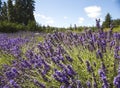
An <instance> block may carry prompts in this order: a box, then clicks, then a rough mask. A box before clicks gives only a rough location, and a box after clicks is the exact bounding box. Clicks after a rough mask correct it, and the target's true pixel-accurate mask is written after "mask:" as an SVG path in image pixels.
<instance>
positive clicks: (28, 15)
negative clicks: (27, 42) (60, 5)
mask: <svg viewBox="0 0 120 88" xmlns="http://www.w3.org/2000/svg"><path fill="white" fill-rule="evenodd" d="M34 3H35V1H34V0H15V11H16V22H18V23H22V24H24V25H27V24H28V23H29V21H35V18H34V14H33V11H34V9H35V7H34V6H35V4H34Z"/></svg>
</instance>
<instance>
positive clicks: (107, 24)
mask: <svg viewBox="0 0 120 88" xmlns="http://www.w3.org/2000/svg"><path fill="white" fill-rule="evenodd" d="M111 22H112V19H111V15H110V14H109V13H107V15H106V16H105V21H104V22H103V24H102V26H103V28H109V27H110V24H111Z"/></svg>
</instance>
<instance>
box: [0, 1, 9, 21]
mask: <svg viewBox="0 0 120 88" xmlns="http://www.w3.org/2000/svg"><path fill="white" fill-rule="evenodd" d="M0 20H2V21H5V20H8V17H7V4H6V2H4V3H3V6H2V7H1V19H0Z"/></svg>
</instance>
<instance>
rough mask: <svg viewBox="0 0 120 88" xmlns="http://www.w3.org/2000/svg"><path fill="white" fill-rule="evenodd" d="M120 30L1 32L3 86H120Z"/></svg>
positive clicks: (0, 60)
mask: <svg viewBox="0 0 120 88" xmlns="http://www.w3.org/2000/svg"><path fill="white" fill-rule="evenodd" d="M119 43H120V33H119V32H118V31H117V32H116V31H115V32H113V31H112V30H110V29H107V31H103V30H101V29H98V31H95V32H93V31H92V30H90V29H87V30H84V31H82V32H73V31H70V30H67V31H65V32H60V31H54V32H53V33H52V32H51V33H35V32H17V33H0V88H120V64H119V62H120V44H119Z"/></svg>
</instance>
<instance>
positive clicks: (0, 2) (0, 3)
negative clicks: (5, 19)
mask: <svg viewBox="0 0 120 88" xmlns="http://www.w3.org/2000/svg"><path fill="white" fill-rule="evenodd" d="M1 11H2V1H1V0H0V21H1Z"/></svg>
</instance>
